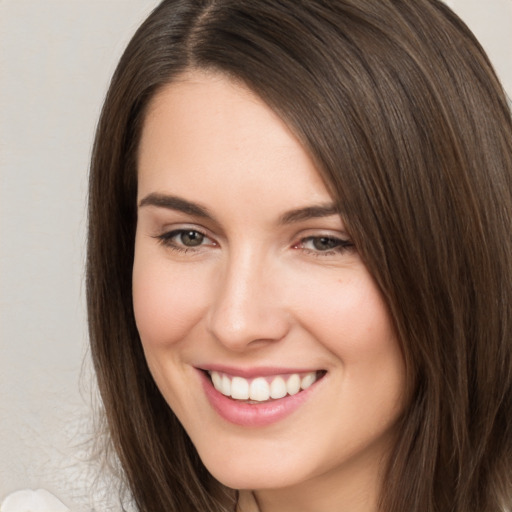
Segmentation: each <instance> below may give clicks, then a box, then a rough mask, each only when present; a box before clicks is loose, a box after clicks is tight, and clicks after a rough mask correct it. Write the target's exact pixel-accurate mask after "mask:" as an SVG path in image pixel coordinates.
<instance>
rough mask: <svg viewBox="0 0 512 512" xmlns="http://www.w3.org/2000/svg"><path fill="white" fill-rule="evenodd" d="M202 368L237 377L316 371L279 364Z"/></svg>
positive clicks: (246, 377) (210, 366)
mask: <svg viewBox="0 0 512 512" xmlns="http://www.w3.org/2000/svg"><path fill="white" fill-rule="evenodd" d="M200 369H201V370H205V371H210V372H221V373H227V374H228V375H233V376H237V377H244V378H245V379H253V378H255V377H268V376H271V375H291V374H292V373H309V372H314V371H316V368H315V369H311V368H279V367H277V366H275V367H270V366H261V367H258V368H234V367H231V366H225V365H219V364H215V365H207V366H201V368H200Z"/></svg>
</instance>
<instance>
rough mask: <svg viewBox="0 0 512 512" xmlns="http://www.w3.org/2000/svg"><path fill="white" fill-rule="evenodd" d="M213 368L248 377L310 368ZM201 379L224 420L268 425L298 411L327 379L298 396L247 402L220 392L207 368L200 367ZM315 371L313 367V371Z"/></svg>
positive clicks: (210, 368)
mask: <svg viewBox="0 0 512 512" xmlns="http://www.w3.org/2000/svg"><path fill="white" fill-rule="evenodd" d="M208 370H210V371H221V372H224V373H228V374H230V375H237V376H240V377H244V378H253V377H258V376H260V377H265V376H269V375H278V374H289V373H302V372H307V371H308V370H300V371H299V370H295V369H294V370H290V369H289V368H287V369H286V370H284V369H277V368H258V369H257V370H252V369H251V370H241V369H239V368H237V369H233V368H227V367H222V366H215V367H208ZM197 371H198V373H199V376H200V378H201V384H202V386H203V389H204V392H205V394H206V397H207V398H208V401H209V402H210V405H211V406H212V408H213V409H214V410H215V411H216V412H217V414H219V416H221V417H222V418H223V419H224V420H226V421H228V422H229V423H233V424H235V425H240V426H243V427H264V426H267V425H271V424H273V423H277V422H278V421H281V420H282V419H284V418H286V417H287V416H289V415H290V414H292V413H293V412H294V411H296V410H297V409H298V408H299V407H300V406H301V405H302V404H304V402H306V401H307V400H308V399H309V398H310V397H311V395H312V393H314V391H315V389H316V388H317V385H318V384H319V383H320V382H321V381H322V380H323V377H324V376H325V375H324V376H323V377H322V378H320V379H318V380H317V381H316V382H315V383H314V384H312V385H311V386H310V387H309V388H307V389H305V390H303V391H301V392H300V393H297V394H296V395H292V396H290V395H288V396H285V397H284V398H279V399H277V400H271V401H268V402H262V403H251V404H249V403H246V402H243V401H240V400H233V399H232V398H229V397H227V396H225V395H223V394H222V393H220V392H219V391H217V390H216V389H215V388H214V387H213V384H212V382H211V380H210V378H209V377H208V376H207V374H206V371H204V369H197ZM309 371H311V370H309Z"/></svg>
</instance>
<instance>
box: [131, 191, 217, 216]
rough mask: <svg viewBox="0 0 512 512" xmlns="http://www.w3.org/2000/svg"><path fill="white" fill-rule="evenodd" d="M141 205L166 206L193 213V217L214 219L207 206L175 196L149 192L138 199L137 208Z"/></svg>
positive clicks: (189, 213) (170, 208) (169, 208)
mask: <svg viewBox="0 0 512 512" xmlns="http://www.w3.org/2000/svg"><path fill="white" fill-rule="evenodd" d="M142 206H157V207H159V208H167V209H168V210H176V211H179V212H183V213H186V214H187V215H193V216H194V217H201V218H204V219H211V220H214V217H213V215H212V214H211V213H210V212H209V211H208V208H205V207H204V206H201V205H200V204H197V203H193V202H191V201H187V200H186V199H182V198H181V197H177V196H169V195H165V194H149V195H147V196H146V197H145V198H144V199H142V200H141V201H140V203H139V208H140V207H142Z"/></svg>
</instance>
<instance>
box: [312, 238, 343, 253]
mask: <svg viewBox="0 0 512 512" xmlns="http://www.w3.org/2000/svg"><path fill="white" fill-rule="evenodd" d="M313 245H314V246H315V249H317V250H319V251H326V250H328V249H334V248H335V247H337V245H338V242H337V240H335V239H334V238H328V237H326V236H323V237H320V238H315V239H314V240H313Z"/></svg>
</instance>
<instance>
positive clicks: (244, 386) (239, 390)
mask: <svg viewBox="0 0 512 512" xmlns="http://www.w3.org/2000/svg"><path fill="white" fill-rule="evenodd" d="M324 373H325V372H322V371H311V372H305V373H292V374H289V375H284V374H283V375H269V376H265V377H256V378H252V379H246V378H244V377H239V376H232V375H228V374H226V373H223V372H218V371H209V372H208V374H209V376H210V378H211V381H212V383H213V387H214V388H215V389H216V390H217V391H219V392H220V393H222V394H223V395H224V396H227V397H230V398H232V399H234V400H243V401H246V402H247V401H249V402H248V403H251V402H253V403H254V402H256V403H257V402H267V401H269V400H277V399H280V398H284V397H285V396H293V395H296V394H297V393H300V392H301V391H303V390H305V389H308V388H309V387H310V386H312V385H313V384H314V383H315V382H316V381H317V380H318V379H320V378H321V377H322V376H323V375H324Z"/></svg>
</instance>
